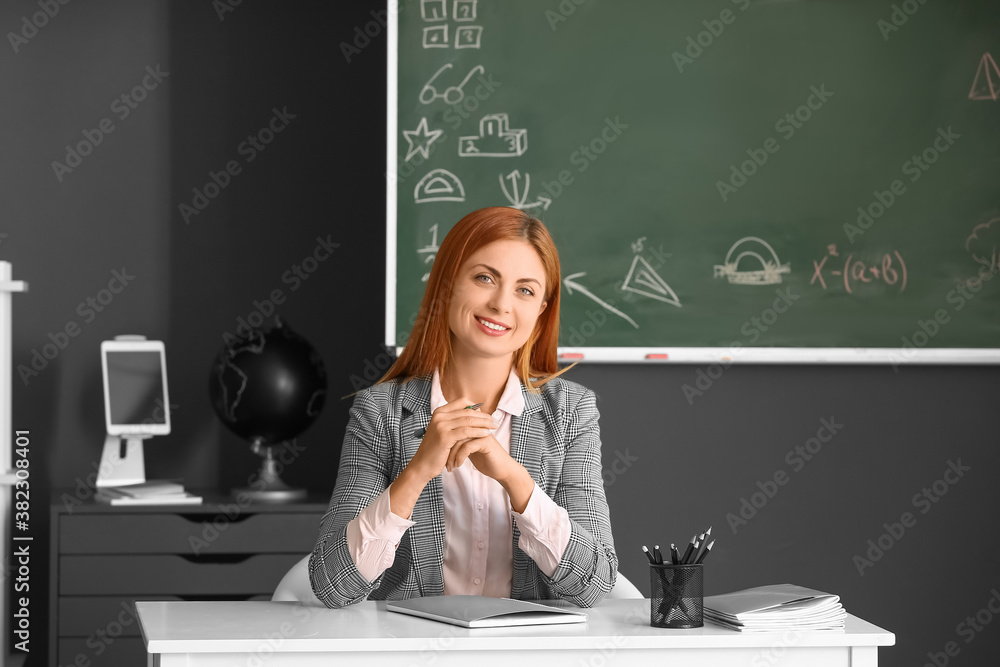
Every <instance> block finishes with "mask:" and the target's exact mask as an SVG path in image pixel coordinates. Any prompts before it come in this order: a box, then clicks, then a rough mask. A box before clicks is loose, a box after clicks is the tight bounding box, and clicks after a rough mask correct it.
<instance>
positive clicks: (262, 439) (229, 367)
mask: <svg viewBox="0 0 1000 667" xmlns="http://www.w3.org/2000/svg"><path fill="white" fill-rule="evenodd" d="M208 387H209V395H210V396H211V399H212V407H213V408H214V409H215V413H216V414H217V415H218V416H219V419H221V420H222V423H223V424H225V425H226V426H227V427H229V429H230V430H231V431H233V433H235V434H236V435H238V436H240V437H241V438H244V439H246V440H249V441H250V442H251V443H254V444H257V445H265V446H266V445H273V444H278V443H281V442H284V441H286V440H291V439H292V438H294V437H296V436H297V435H299V434H300V433H302V432H303V431H305V430H306V429H307V428H308V427H309V425H310V424H312V423H313V421H315V419H316V417H318V416H319V413H320V411H321V410H322V409H323V403H324V401H325V399H326V370H325V369H324V368H323V360H322V359H320V356H319V354H318V353H317V352H316V349H315V348H313V346H312V345H310V344H309V342H308V341H307V340H306V339H305V338H303V337H302V336H300V335H298V334H297V333H295V332H294V331H292V330H291V328H290V327H289V326H288V325H287V324H285V323H283V322H282V321H281V320H278V322H277V324H276V325H275V326H274V327H272V328H271V329H269V330H267V331H261V330H257V329H254V330H253V331H251V332H250V334H249V335H248V336H247V337H245V338H241V339H236V340H231V341H227V343H226V344H225V345H224V346H223V348H222V350H220V351H219V355H218V357H217V358H216V360H215V363H214V364H212V371H211V373H210V374H209V385H208Z"/></svg>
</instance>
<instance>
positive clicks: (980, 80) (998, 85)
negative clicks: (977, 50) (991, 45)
mask: <svg viewBox="0 0 1000 667" xmlns="http://www.w3.org/2000/svg"><path fill="white" fill-rule="evenodd" d="M998 96H1000V69H997V64H996V61H995V60H993V56H991V55H990V54H989V53H984V54H983V57H982V58H980V59H979V67H978V68H977V69H976V78H975V79H973V80H972V89H971V90H970V91H969V99H970V100H993V101H994V102H995V101H996V99H997V97H998Z"/></svg>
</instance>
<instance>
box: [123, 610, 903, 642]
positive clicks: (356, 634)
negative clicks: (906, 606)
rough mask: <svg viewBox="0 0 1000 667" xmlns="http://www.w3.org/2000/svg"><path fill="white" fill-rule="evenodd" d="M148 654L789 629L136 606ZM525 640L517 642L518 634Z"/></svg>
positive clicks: (637, 620)
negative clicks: (480, 622) (507, 624)
mask: <svg viewBox="0 0 1000 667" xmlns="http://www.w3.org/2000/svg"><path fill="white" fill-rule="evenodd" d="M136 609H137V610H138V615H139V619H140V625H141V628H142V635H143V639H144V640H145V642H146V650H147V651H148V652H149V653H159V654H170V653H242V652H254V651H258V650H260V648H261V646H262V644H264V643H265V642H270V643H271V644H273V643H275V642H278V641H280V644H281V648H280V650H281V651H282V652H323V653H330V652H341V651H365V650H372V649H376V648H377V650H382V651H425V650H427V649H428V648H431V647H432V645H433V648H435V649H444V650H454V651H462V650H479V651H482V650H496V651H502V650H506V649H511V648H512V647H514V646H515V645H516V647H517V648H518V649H529V650H564V649H571V648H572V649H574V650H578V649H588V648H590V649H600V648H602V647H607V646H608V645H609V642H612V645H616V646H619V647H622V648H624V647H626V646H627V647H629V648H634V649H642V648H648V649H686V648H730V647H732V648H758V647H772V646H774V645H775V642H776V640H778V639H779V638H781V637H783V636H785V635H786V634H787V633H782V632H777V633H740V632H736V631H734V630H727V629H725V628H722V627H719V626H714V625H710V624H708V623H706V624H705V626H704V627H702V628H697V629H693V630H665V629H662V628H653V627H650V625H649V600H648V599H644V600H605V601H603V602H602V603H600V604H599V605H597V606H596V607H593V608H591V609H585V610H584V611H586V612H587V615H588V621H587V623H577V624H568V625H544V626H518V627H511V628H477V629H467V628H462V627H458V626H453V625H447V624H444V623H438V622H436V621H431V620H427V619H422V618H417V617H413V616H407V615H404V614H398V613H393V612H389V611H387V610H386V608H385V602H383V601H366V602H361V603H359V604H356V605H352V606H350V607H346V608H344V609H321V608H316V607H304V606H302V605H299V604H296V603H291V602H137V603H136ZM513 637H516V638H517V641H516V642H512V641H511V638H513ZM894 643H895V636H894V635H893V634H892V633H891V632H888V631H887V630H883V629H882V628H879V627H877V626H875V625H872V624H871V623H868V622H867V621H864V620H862V619H860V618H857V617H855V616H851V615H848V616H847V622H846V627H845V629H844V630H843V631H833V632H830V631H828V632H807V633H801V634H796V635H795V636H794V644H795V646H797V647H800V648H805V647H812V646H815V647H851V646H869V647H875V646H891V645H893V644H894Z"/></svg>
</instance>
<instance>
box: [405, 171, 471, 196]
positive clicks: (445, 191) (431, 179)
mask: <svg viewBox="0 0 1000 667" xmlns="http://www.w3.org/2000/svg"><path fill="white" fill-rule="evenodd" d="M413 201H414V202H416V203H417V204H426V203H427V202H432V201H465V188H464V187H462V181H460V180H458V176H456V175H455V174H453V173H451V172H450V171H448V170H447V169H434V170H432V171H429V172H427V174H426V175H425V176H424V177H423V178H421V179H420V180H419V181H418V182H417V187H415V188H413Z"/></svg>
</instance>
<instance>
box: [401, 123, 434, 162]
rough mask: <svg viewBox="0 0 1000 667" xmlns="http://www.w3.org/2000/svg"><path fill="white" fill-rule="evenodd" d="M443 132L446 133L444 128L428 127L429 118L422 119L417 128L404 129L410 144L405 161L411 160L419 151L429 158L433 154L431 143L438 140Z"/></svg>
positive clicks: (407, 141)
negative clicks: (434, 128) (432, 128)
mask: <svg viewBox="0 0 1000 667" xmlns="http://www.w3.org/2000/svg"><path fill="white" fill-rule="evenodd" d="M442 134H444V130H431V129H429V128H428V127H427V118H421V119H420V123H419V124H418V125H417V129H415V130H403V136H404V137H405V138H406V143H407V144H409V146H410V147H409V149H408V150H407V151H406V157H405V158H404V162H409V161H410V158H411V157H413V156H414V155H416V154H417V153H420V154H421V155H422V156H424V159H425V160H426V159H427V158H429V157H430V156H431V155H430V149H431V144H433V143H434V142H435V141H437V140H438V139H439V138H440V137H441V135H442Z"/></svg>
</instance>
